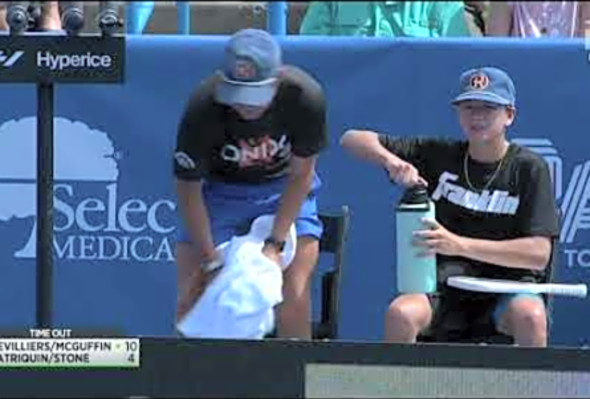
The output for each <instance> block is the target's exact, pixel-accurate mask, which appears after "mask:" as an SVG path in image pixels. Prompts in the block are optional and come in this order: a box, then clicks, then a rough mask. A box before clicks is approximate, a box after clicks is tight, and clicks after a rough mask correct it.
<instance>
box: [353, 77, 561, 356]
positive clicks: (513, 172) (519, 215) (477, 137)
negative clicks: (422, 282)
mask: <svg viewBox="0 0 590 399" xmlns="http://www.w3.org/2000/svg"><path fill="white" fill-rule="evenodd" d="M453 104H454V105H455V106H456V108H457V111H458V116H459V122H460V125H461V127H462V130H463V131H464V133H465V135H466V136H467V140H452V139H450V138H449V139H445V138H412V137H407V138H402V137H393V136H389V135H385V134H379V133H375V132H371V131H362V130H350V131H347V132H346V133H345V134H344V136H343V137H342V139H341V144H342V146H343V147H344V148H346V149H347V150H349V151H350V152H351V153H353V154H354V155H356V156H358V157H360V158H362V159H364V160H367V161H370V162H374V163H376V164H379V165H380V166H383V167H384V168H385V169H386V170H387V171H388V173H389V176H390V178H391V179H392V180H394V181H395V182H397V183H398V184H401V185H403V186H406V187H411V186H415V185H418V184H422V185H427V187H428V192H429V195H430V197H431V199H432V200H433V201H434V203H435V206H436V215H437V216H436V219H437V220H436V221H434V220H433V221H430V220H425V223H424V224H425V226H424V230H422V231H418V232H415V235H416V240H415V244H416V245H420V246H422V247H423V250H424V253H427V254H436V256H437V264H438V279H439V282H438V292H437V293H435V294H432V295H425V294H401V295H399V296H398V297H397V298H395V299H394V300H393V302H392V303H391V305H390V307H389V309H388V311H387V313H386V320H385V336H386V340H387V341H390V342H398V343H402V342H405V343H411V342H415V341H416V340H417V337H419V335H422V336H424V337H426V338H429V339H428V340H430V341H453V340H455V339H457V338H456V337H462V338H464V335H466V334H467V335H469V334H470V331H473V330H471V328H472V327H473V326H474V325H481V326H483V327H484V328H487V329H489V331H490V334H489V335H495V334H496V333H497V332H500V333H503V334H506V335H509V336H511V337H513V339H514V342H515V343H516V344H517V345H521V346H536V347H544V346H546V345H547V324H548V323H547V311H546V298H544V297H542V296H537V295H500V294H488V293H475V292H468V291H463V290H459V289H455V288H452V287H449V286H447V285H446V284H445V281H446V277H447V276H448V275H459V274H464V275H470V276H475V277H486V278H500V279H511V280H520V281H529V282H546V280H547V279H548V278H549V277H550V276H549V274H550V273H549V272H550V267H551V266H550V265H551V258H552V253H553V251H554V249H553V242H554V240H553V238H554V237H557V235H558V234H559V223H558V218H557V212H556V206H555V200H554V197H553V194H552V189H551V187H552V186H551V179H550V174H549V169H548V166H547V164H546V163H545V161H544V159H543V158H542V157H541V156H540V155H538V154H536V153H534V152H532V151H531V150H529V149H527V148H524V147H520V146H519V145H516V144H513V143H510V142H508V140H507V138H506V134H507V133H506V131H507V128H508V127H509V126H510V125H512V123H513V121H514V118H515V113H516V108H515V88H514V84H513V82H512V80H511V79H510V77H509V76H508V75H507V74H506V73H505V72H503V71H502V70H499V69H497V68H491V67H485V68H478V69H471V70H468V71H466V72H464V73H463V74H462V75H461V78H460V94H459V95H458V96H457V97H456V98H455V99H454V101H453ZM485 331H488V330H485ZM486 334H487V333H486Z"/></svg>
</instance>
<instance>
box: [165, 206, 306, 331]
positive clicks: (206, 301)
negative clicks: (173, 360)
mask: <svg viewBox="0 0 590 399" xmlns="http://www.w3.org/2000/svg"><path fill="white" fill-rule="evenodd" d="M273 221H274V216H273V215H263V216H260V217H258V218H257V219H256V220H255V221H254V222H253V223H252V226H251V228H250V232H249V233H248V234H247V235H245V236H239V237H233V238H232V239H231V240H230V241H229V242H226V243H223V244H221V245H219V246H218V250H219V252H220V253H221V254H222V256H223V258H224V262H225V264H224V266H223V268H222V269H221V270H220V271H219V274H218V275H217V276H216V277H215V279H214V280H213V281H212V282H211V283H210V285H209V286H208V287H207V289H206V290H205V292H204V293H203V295H202V296H201V298H200V299H199V300H198V301H197V303H196V304H195V305H194V306H193V308H192V309H191V310H189V311H188V312H187V314H186V316H185V317H184V318H183V319H182V320H181V321H180V322H179V323H178V325H177V328H178V331H180V332H181V333H182V334H183V335H184V336H186V337H199V338H218V339H219V338H224V339H262V338H264V336H265V335H266V334H267V333H268V332H270V331H272V329H273V328H274V325H275V314H274V307H275V306H276V305H278V304H280V303H281V302H282V301H283V295H282V288H283V270H284V269H285V268H287V266H288V265H289V264H290V263H291V262H292V261H293V258H294V257H295V249H296V240H297V237H296V233H295V226H291V229H290V231H289V235H288V238H287V242H286V244H285V250H284V252H283V256H282V264H281V265H280V266H281V268H279V267H278V265H277V264H276V263H274V262H273V261H271V260H270V259H268V258H267V257H266V256H265V255H264V254H262V247H263V246H264V240H265V239H266V237H268V235H269V234H270V232H271V229H272V226H273Z"/></svg>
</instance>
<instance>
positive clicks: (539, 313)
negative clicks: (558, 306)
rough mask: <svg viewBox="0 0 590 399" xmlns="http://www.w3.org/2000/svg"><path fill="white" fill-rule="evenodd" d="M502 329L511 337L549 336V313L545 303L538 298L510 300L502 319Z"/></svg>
mask: <svg viewBox="0 0 590 399" xmlns="http://www.w3.org/2000/svg"><path fill="white" fill-rule="evenodd" d="M500 328H501V329H503V330H504V331H505V332H507V333H509V334H510V335H513V336H514V335H516V334H525V333H526V334H528V335H531V336H545V335H546V334H547V312H546V309H545V305H544V303H543V301H542V300H541V299H539V298H536V297H525V296H522V297H516V298H513V299H512V300H510V302H509V304H508V306H507V308H506V311H505V312H504V314H503V315H502V316H501V318H500Z"/></svg>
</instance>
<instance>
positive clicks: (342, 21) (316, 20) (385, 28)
mask: <svg viewBox="0 0 590 399" xmlns="http://www.w3.org/2000/svg"><path fill="white" fill-rule="evenodd" d="M299 33H300V34H302V35H328V36H370V37H371V36H372V37H397V36H400V37H403V36H410V37H441V36H471V32H470V30H469V28H468V26H467V21H466V17H465V5H464V3H463V2H462V1H440V2H439V1H358V2H344V1H313V2H311V3H310V5H309V7H308V9H307V12H306V14H305V17H304V18H303V22H302V23H301V28H300V32H299Z"/></svg>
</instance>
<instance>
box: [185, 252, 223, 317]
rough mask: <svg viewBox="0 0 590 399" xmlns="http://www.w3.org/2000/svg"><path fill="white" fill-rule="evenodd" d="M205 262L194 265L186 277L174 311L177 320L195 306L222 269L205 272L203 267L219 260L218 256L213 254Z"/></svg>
mask: <svg viewBox="0 0 590 399" xmlns="http://www.w3.org/2000/svg"><path fill="white" fill-rule="evenodd" d="M207 259H208V260H207V261H204V262H202V263H201V264H199V265H195V268H194V269H193V271H192V273H191V274H190V275H189V276H188V280H189V281H188V282H187V284H186V285H185V286H186V287H187V288H186V290H185V291H184V292H182V293H180V294H181V295H180V300H179V301H178V306H177V310H176V318H177V320H182V318H183V317H184V316H186V314H187V313H188V311H189V310H191V308H192V307H193V306H194V305H195V303H196V302H197V300H198V299H199V298H200V297H201V295H203V292H205V289H206V288H207V286H209V284H210V283H211V281H213V279H214V278H215V277H216V276H217V275H218V274H219V272H220V271H221V269H222V267H217V268H215V269H213V270H205V267H204V266H205V265H208V264H211V263H212V262H215V261H217V260H219V259H220V255H219V254H218V253H217V252H215V253H214V254H212V255H210V256H208V257H207Z"/></svg>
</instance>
